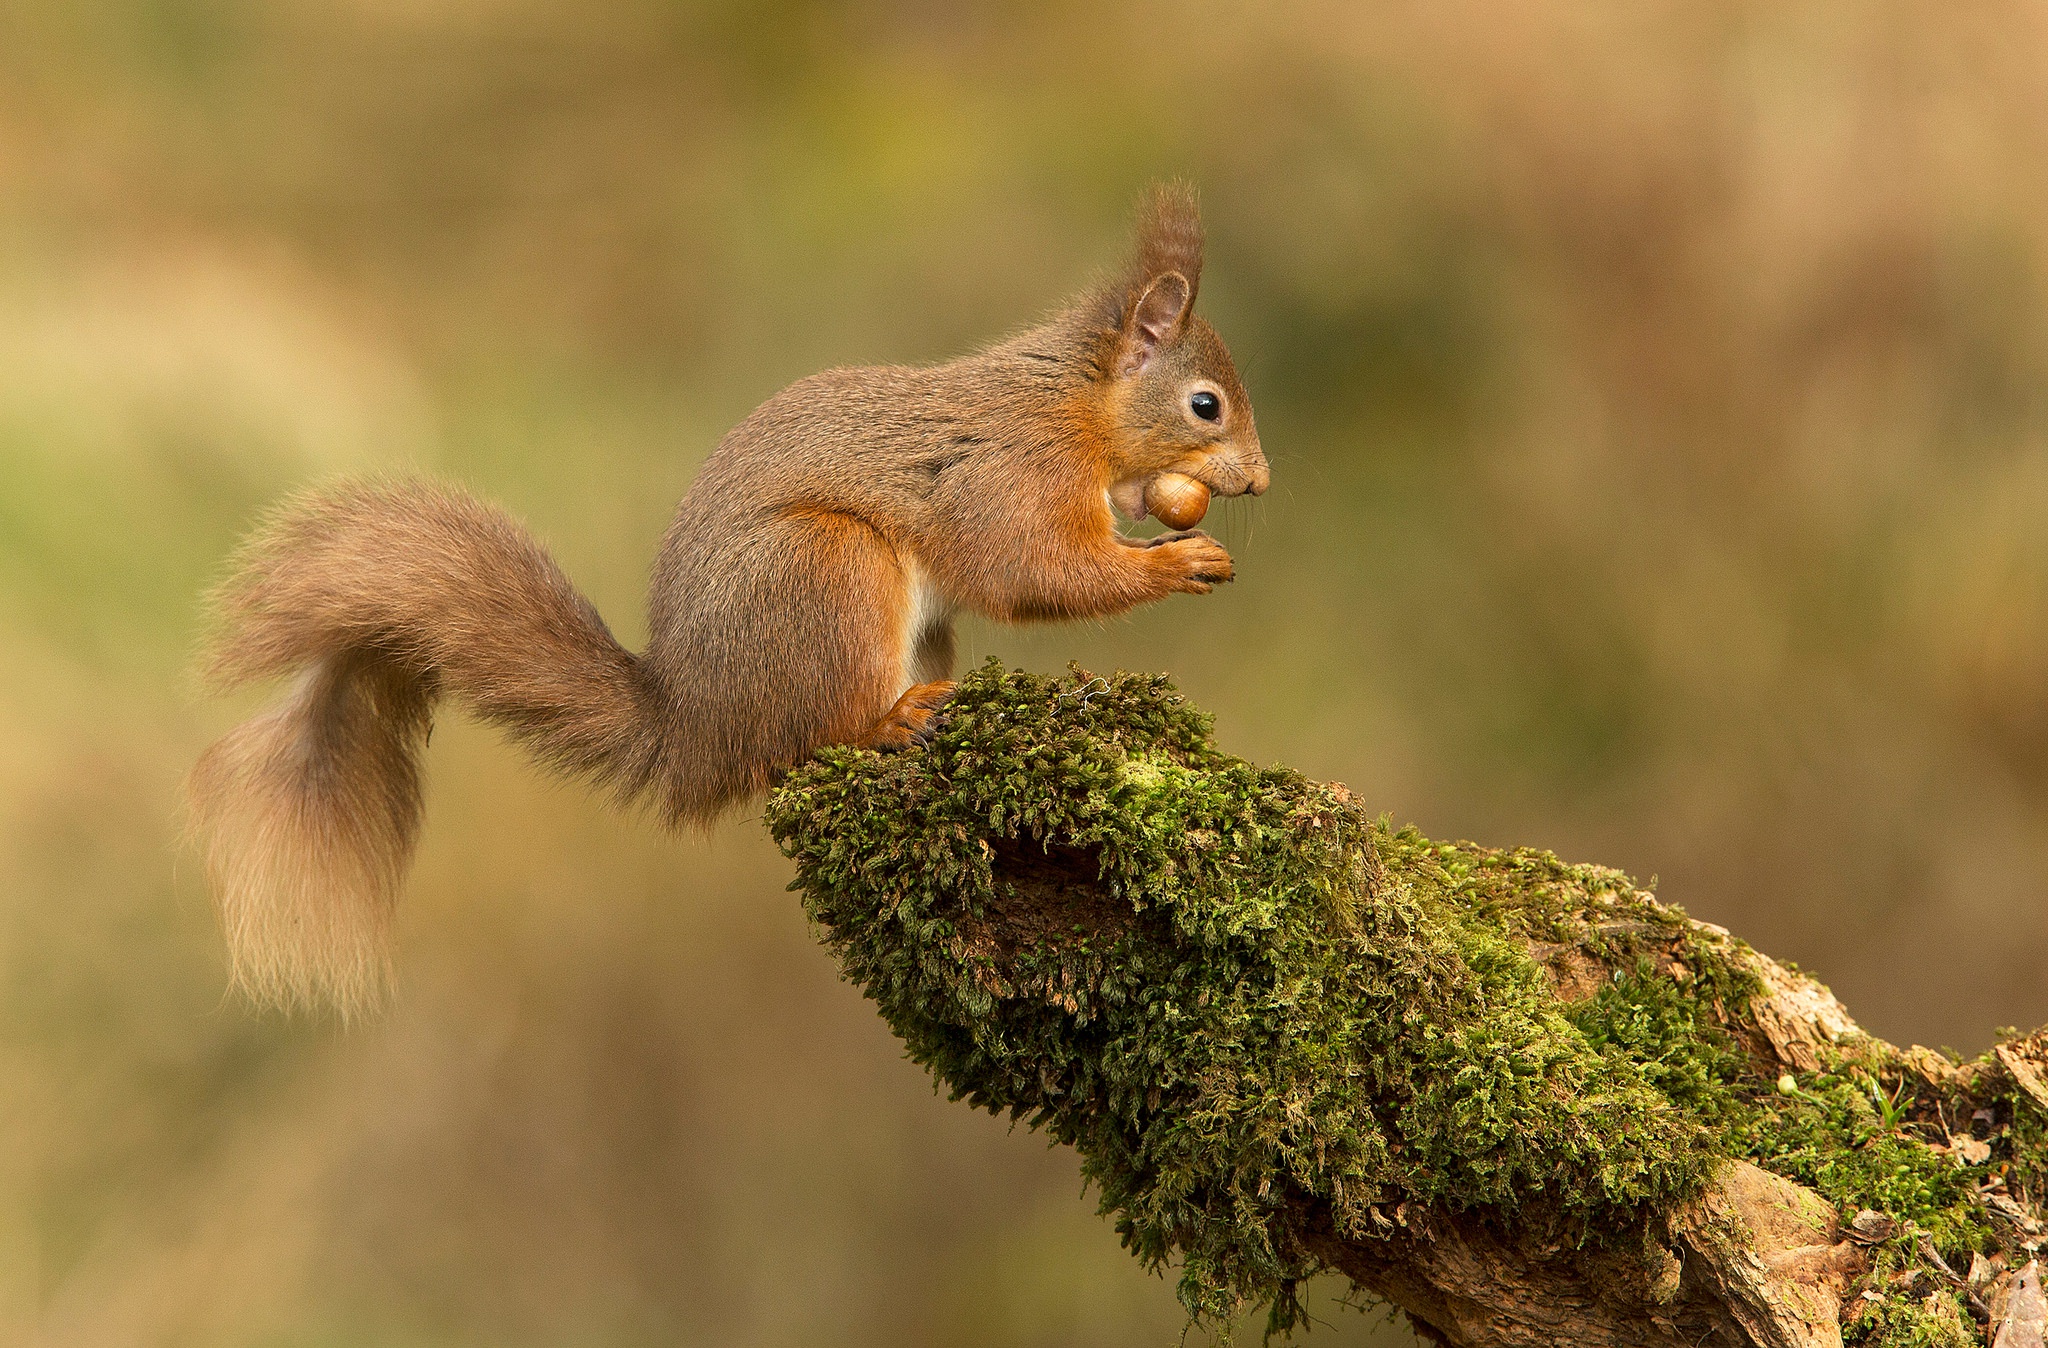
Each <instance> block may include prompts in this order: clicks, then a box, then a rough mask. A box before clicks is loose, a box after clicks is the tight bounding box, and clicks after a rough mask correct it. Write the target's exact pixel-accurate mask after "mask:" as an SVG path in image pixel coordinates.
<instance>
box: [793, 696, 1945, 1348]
mask: <svg viewBox="0 0 2048 1348" xmlns="http://www.w3.org/2000/svg"><path fill="white" fill-rule="evenodd" d="M1209 730H1210V723H1209V720H1208V718H1207V717H1205V716H1204V715H1202V714H1201V713H1200V712H1198V711H1196V710H1195V709H1194V708H1192V707H1190V706H1189V705H1188V704H1187V703H1186V702H1185V701H1184V700H1183V699H1181V698H1180V696H1179V695H1178V694H1177V693H1175V692H1174V691H1173V689H1172V687H1171V685H1170V684H1168V683H1167V682H1166V681H1165V680H1164V679H1161V678H1148V677H1143V676H1136V675H1126V674H1119V675H1116V676H1114V677H1113V678H1106V679H1105V678H1091V677H1088V676H1087V675H1085V674H1082V673H1080V672H1079V671H1076V672H1075V673H1074V675H1073V676H1072V677H1070V678H1067V679H1051V678H1044V677H1038V676H1033V675H1028V674H1021V673H1012V672H1006V671H1004V670H1003V669H1002V668H1001V667H1000V666H999V665H997V664H996V663H995V662H993V661H991V662H990V663H989V664H988V665H986V666H985V667H983V668H982V669H981V670H979V671H977V672H975V673H973V674H971V675H969V676H968V677H967V678H966V679H965V680H963V681H962V683H961V685H960V688H959V691H958V693H957V694H956V696H955V698H954V701H953V703H952V704H951V708H950V712H949V715H948V717H947V718H946V720H945V722H944V724H943V727H942V729H941V730H940V731H939V733H938V735H937V736H936V738H935V739H934V740H933V742H932V743H931V744H929V745H928V746H925V747H923V748H921V749H917V750H913V751H910V752H906V753H900V754H877V753H872V752H866V751H861V750H856V749H850V748H834V749H828V750H826V751H824V752H823V753H821V754H820V755H819V757H818V758H817V759H816V760H815V761H814V762H812V763H811V764H809V765H806V766H805V767H803V768H801V769H799V770H798V771H796V772H794V773H792V774H791V775H790V776H789V778H788V779H787V781H786V782H785V783H784V784H783V785H782V786H781V787H780V788H779V789H778V790H777V791H776V792H775V793H774V795H773V796H772V797H771V799H770V801H769V805H768V812H767V819H768V824H769V827H770V829H771V830H772V831H773V833H774V836H775V837H776V839H777V841H778V842H779V843H780V844H781V846H782V847H783V849H784V850H785V852H787V853H788V855H789V856H790V857H792V858H793V859H794V860H795V862H796V865H797V879H796V883H795V884H794V885H793V886H792V888H797V889H800V890H801V891H802V892H803V894H804V899H805V904H806V907H807V910H808V911H809V913H810V914H811V916H812V917H813V919H814V920H815V922H816V923H817V925H818V926H819V928H820V929H821V931H822V933H823V935H824V937H825V939H826V940H827V942H828V943H829V944H830V945H831V947H832V948H833V949H834V951H835V952H836V953H837V955H838V956H839V958H840V961H841V963H842V966H843V968H844V970H845V972H846V975H847V976H848V977H849V978H850V979H852V980H853V981H854V982H855V983H857V984H858V985H860V986H861V987H862V988H864V989H865V990H866V992H867V993H868V995H869V996H870V997H871V998H873V999H874V1001H875V1002H876V1003H877V1005H878V1006H879V1007H880V1008H881V1011H882V1013H883V1015H884V1016H885V1017H886V1018H887V1019H888V1021H889V1023H890V1025H891V1026H892V1027H893V1028H894V1029H895V1031H896V1032H897V1034H898V1035H899V1036H901V1037H902V1039H903V1041H904V1043H905V1044H906V1045H907V1046H908V1048H909V1051H910V1053H911V1055H912V1056H913V1057H914V1058H915V1059H916V1060H917V1061H919V1062H922V1063H924V1064H925V1065H926V1066H928V1067H929V1068H931V1069H932V1071H933V1072H934V1074H935V1075H936V1076H937V1077H938V1078H939V1080H941V1081H943V1082H944V1083H945V1084H946V1085H947V1087H948V1088H949V1089H950V1090H951V1091H952V1093H953V1095H954V1097H955V1098H959V1099H965V1100H967V1101H969V1102H971V1103H973V1104H976V1105H978V1106H981V1107H983V1108H986V1109H989V1110H993V1111H1000V1112H1006V1113H1008V1114H1010V1115H1011V1116H1013V1117H1016V1118H1020V1119H1024V1120H1027V1121H1028V1122H1029V1123H1030V1124H1032V1125H1033V1126H1035V1127H1041V1128H1043V1129H1045V1130H1046V1131H1047V1132H1048V1133H1049V1134H1050V1135H1051V1136H1052V1137H1053V1138H1055V1139H1057V1140H1058V1141H1060V1142H1062V1143H1066V1144H1068V1145H1071V1146H1073V1147H1075V1148H1076V1149H1077V1150H1078V1151H1079V1152H1080V1154H1081V1156H1082V1158H1083V1165H1084V1169H1085V1173H1086V1175H1087V1177H1088V1178H1089V1180H1090V1181H1091V1182H1092V1183H1094V1184H1095V1185H1096V1186H1097V1188H1098V1190H1099V1192H1100V1194H1101V1197H1102V1206H1103V1209H1104V1210H1105V1212H1107V1213H1109V1214H1111V1215H1113V1216H1114V1218H1115V1220H1116V1223H1117V1228H1118V1230H1119V1232H1120V1233H1121V1234H1122V1236H1123V1239H1124V1242H1125V1243H1126V1245H1127V1246H1129V1247H1130V1248H1131V1249H1132V1250H1133V1251H1135V1252H1136V1253H1137V1255H1138V1256H1139V1257H1140V1258H1142V1259H1144V1260H1145V1261H1146V1262H1147V1263H1148V1264H1151V1265H1153V1266H1155V1267H1157V1266H1162V1265H1164V1264H1166V1263H1168V1262H1169V1261H1173V1260H1178V1261H1179V1264H1180V1268H1181V1280H1180V1293H1181V1296H1182V1299H1183V1301H1184V1302H1185V1303H1186V1304H1187V1306H1188V1308H1189V1310H1190V1311H1191V1313H1193V1314H1195V1315H1196V1316H1198V1317H1203V1318H1209V1317H1215V1318H1218V1319H1220V1318H1221V1317H1222V1316H1224V1315H1225V1314H1227V1313H1229V1312H1231V1311H1233V1310H1234V1309H1235V1308H1236V1307H1237V1306H1238V1305H1239V1304H1241V1303H1242V1302H1244V1301H1247V1300H1251V1301H1267V1302H1270V1303H1271V1305H1272V1308H1273V1323H1274V1324H1275V1325H1276V1326H1278V1327H1285V1326H1287V1325H1289V1324H1291V1323H1292V1321H1293V1318H1294V1316H1295V1314H1296V1306H1295V1303H1294V1300H1293V1288H1294V1286H1295V1284H1296V1283H1297V1282H1298V1281H1299V1280H1300V1279H1302V1278H1304V1277H1306V1276H1307V1275H1309V1274H1311V1273H1313V1272H1314V1271H1316V1267H1317V1265H1316V1263H1315V1261H1314V1259H1313V1258H1312V1257H1311V1256H1310V1255H1309V1253H1308V1248H1307V1244H1308V1238H1309V1237H1310V1236H1311V1234H1312V1230H1311V1228H1317V1229H1320V1228H1322V1227H1327V1228H1329V1229H1334V1231H1335V1232H1336V1233H1337V1234H1339V1235H1342V1236H1346V1237H1351V1238H1361V1237H1369V1236H1372V1235H1374V1234H1376V1233H1379V1232H1382V1231H1385V1230H1388V1229H1391V1223H1392V1221H1393V1220H1394V1219H1393V1216H1392V1214H1395V1213H1396V1212H1397V1211H1398V1210H1399V1208H1400V1206H1401V1205H1402V1204H1423V1205H1427V1206H1430V1207H1434V1208H1438V1209H1445V1210H1469V1209H1479V1210H1481V1211H1483V1212H1484V1213H1485V1214H1486V1215H1487V1216H1488V1217H1489V1218H1490V1219H1493V1220H1498V1221H1501V1222H1509V1223H1539V1224H1541V1225H1542V1226H1543V1227H1544V1229H1545V1231H1546V1233H1547V1234H1549V1235H1551V1236H1554V1237H1557V1238H1563V1239H1568V1240H1578V1241H1583V1240H1587V1239H1598V1238H1602V1237H1603V1236H1605V1235H1606V1234H1608V1233H1625V1232H1629V1231H1636V1230H1640V1229H1641V1225H1642V1222H1643V1220H1644V1218H1645V1216H1646V1215H1647V1214H1649V1213H1650V1212H1652V1211H1655V1210H1661V1209H1664V1208H1667V1207H1669V1206H1670V1205H1673V1204H1677V1203H1682V1202H1684V1201H1685V1200H1687V1199H1689V1198H1691V1197H1692V1196H1694V1195H1696V1194H1697V1193H1698V1192H1700V1190H1701V1189H1702V1187H1703V1186H1704V1184H1705V1183H1706V1181H1707V1179H1708V1177H1709V1176H1710V1175H1711V1173H1712V1172H1713V1169H1714V1168H1715V1166H1716V1165H1717V1164H1719V1163H1720V1162H1721V1161H1722V1160H1724V1159H1725V1158H1727V1157H1730V1156H1748V1157H1752V1158H1754V1159H1756V1160H1757V1161H1758V1162H1759V1163H1761V1164H1763V1165H1765V1166H1766V1167H1767V1168H1770V1169H1773V1170H1776V1171H1778V1172H1779V1173H1782V1174H1787V1175H1790V1176H1793V1177H1794V1178H1797V1179H1800V1180H1802V1181H1804V1182H1807V1183H1810V1184H1812V1185H1813V1186H1814V1187H1815V1188H1817V1189H1818V1190H1819V1191H1820V1192H1821V1193H1823V1194H1824V1195H1826V1196H1827V1197H1828V1198H1829V1199H1831V1200H1832V1201H1834V1202H1836V1203H1837V1204H1839V1205H1841V1206H1842V1208H1843V1210H1844V1212H1845V1215H1846V1214H1848V1213H1851V1212H1853V1211H1854V1210H1855V1209H1856V1208H1859V1207H1865V1206H1872V1207H1881V1208H1885V1209H1887V1210H1889V1211H1891V1212H1893V1213H1894V1214H1895V1215H1897V1216H1899V1217H1902V1218H1905V1219H1908V1220H1910V1221H1912V1222H1915V1223H1918V1224H1919V1227H1920V1228H1924V1229H1926V1230H1927V1231H1929V1232H1931V1233H1933V1234H1934V1235H1935V1237H1936V1239H1937V1241H1939V1242H1941V1243H1943V1244H1944V1245H1945V1246H1951V1247H1957V1246H1960V1247H1971V1248H1974V1247H1977V1246H1980V1245H1982V1244H1983V1242H1984V1240H1985V1237H1986V1232H1985V1230H1984V1229H1983V1227H1982V1222H1981V1219H1980V1218H1977V1217H1975V1216H1974V1215H1973V1214H1972V1213H1971V1211H1970V1210H1968V1207H1967V1204H1966V1203H1965V1202H1964V1198H1965V1193H1966V1190H1967V1187H1968V1180H1967V1178H1966V1177H1961V1176H1960V1172H1959V1171H1958V1170H1957V1169H1956V1166H1955V1163H1954V1161H1953V1160H1952V1158H1949V1157H1947V1156H1945V1155H1941V1154H1939V1153H1937V1152H1935V1151H1934V1150H1932V1149H1931V1148H1930V1147H1928V1146H1927V1145H1926V1144H1925V1143H1924V1142H1922V1141H1920V1140H1918V1139H1917V1138H1916V1137H1915V1136H1914V1135H1912V1133H1911V1131H1910V1129H1908V1128H1906V1127H1904V1126H1902V1121H1901V1119H1897V1118H1894V1119H1892V1120H1891V1121H1890V1122H1889V1123H1888V1122H1887V1121H1886V1120H1885V1118H1884V1117H1882V1116H1881V1115H1880V1114H1879V1113H1878V1112H1877V1111H1876V1110H1875V1108H1874V1107H1873V1106H1872V1105H1871V1103H1870V1101H1871V1099H1872V1098H1873V1097H1870V1095H1869V1084H1868V1083H1867V1082H1866V1080H1865V1078H1866V1077H1867V1078H1870V1080H1872V1081H1874V1080H1875V1079H1876V1078H1875V1077H1874V1076H1873V1075H1872V1074H1871V1072H1870V1071H1869V1069H1868V1068H1867V1067H1866V1066H1864V1065H1862V1064H1860V1063H1858V1062H1851V1061H1847V1060H1845V1061H1844V1062H1843V1063H1840V1064H1836V1065H1834V1066H1833V1067H1831V1068H1830V1070H1828V1071H1826V1072H1822V1073H1815V1074H1812V1075H1810V1076H1809V1077H1806V1078H1802V1080H1801V1082H1800V1083H1799V1086H1798V1092H1797V1093H1796V1094H1792V1095H1787V1094H1784V1093H1782V1092H1780V1091H1779V1090H1778V1088H1777V1080H1776V1076H1775V1069H1774V1068H1768V1069H1767V1068H1765V1067H1763V1066H1761V1065H1760V1060H1759V1059H1758V1058H1757V1057H1755V1056H1754V1055H1753V1054H1752V1052H1751V1051H1750V1049H1749V1048H1748V1047H1746V1044H1747V1043H1748V1042H1749V1040H1751V1039H1754V1025H1753V1024H1752V1023H1751V1022H1750V1021H1749V1020H1748V1007H1749V1005H1750V999H1751V998H1752V996H1753V995H1754V994H1755V993H1756V991H1757V990H1758V987H1759V984H1758V982H1757V979H1756V976H1755V975H1754V974H1753V973H1752V972H1751V971H1750V970H1751V968H1752V964H1751V962H1750V959H1749V957H1748V954H1747V951H1746V949H1745V948H1744V947H1742V946H1741V945H1740V943H1739V942H1735V941H1732V940H1729V939H1726V938H1724V937H1721V936H1718V935H1716V934H1714V933H1712V932H1711V931H1710V930H1708V929H1703V928H1700V927H1699V926H1697V925H1695V924H1693V923H1691V922H1689V921H1688V920H1687V919H1686V918H1685V916H1684V914H1683V913H1681V912H1679V911H1678V910H1677V909H1675V908H1670V907H1667V906H1665V905H1662V904H1660V903H1658V902H1657V901H1656V900H1655V899H1653V898H1652V897H1650V896H1649V895H1648V894H1645V893H1643V892H1641V891H1639V890H1638V889H1637V888H1636V886H1635V885H1634V884H1633V883H1632V882H1630V881H1629V880H1628V878H1627V877H1625V876H1623V875H1621V874H1620V873H1619V872H1616V871H1612V870H1608V869H1606V868H1602V867H1597V866H1574V865H1568V864H1566V863H1564V862H1561V861H1559V860H1558V859H1557V858H1556V857H1554V856H1552V855H1550V854H1549V853H1547V852H1541V851H1536V850H1529V849H1517V850H1495V849H1488V848H1480V847H1475V846H1472V845H1471V844H1464V843H1459V844H1450V843H1440V842H1435V841H1432V840H1430V839H1428V838H1425V837H1423V836H1422V835H1421V834H1420V833H1418V832H1416V831H1415V830H1413V829H1395V828H1393V827H1391V826H1389V825H1388V824H1387V823H1386V822H1384V821H1382V820H1378V819H1375V818H1374V817H1372V816H1371V815H1369V814H1368V813H1366V812H1365V811H1364V809H1363V808H1362V807H1361V806H1360V805H1359V804H1358V803H1357V802H1355V801H1354V800H1353V799H1352V798H1351V797H1350V795H1349V793H1348V792H1346V791H1345V790H1344V789H1343V788H1341V787H1334V786H1329V785H1324V784H1320V783H1316V782H1311V781H1309V780H1307V779H1306V778H1303V777H1302V776H1300V775H1299V774H1297V773H1294V772H1291V771H1288V770H1285V769H1279V768H1271V769H1260V768H1254V767H1253V766H1251V765H1250V764H1248V763H1245V762H1243V761H1242V760H1240V759H1236V758H1233V757H1230V756H1229V755H1226V754H1223V753H1221V752H1219V751H1218V750H1217V749H1216V748H1215V747H1214V746H1213V744H1212V743H1211V742H1210V738H1209ZM1745 1036H1748V1037H1749V1039H1746V1038H1745ZM1873 1042H1874V1041H1873ZM1859 1073H1860V1074H1861V1075H1858V1074H1859ZM1859 1091H1861V1092H1862V1094H1859ZM1894 1094H1895V1095H1896V1090H1895V1091H1894ZM1887 1304H1890V1303H1887ZM1914 1304H1918V1303H1914ZM1902 1314H1903V1312H1902ZM1873 1332H1876V1331H1873ZM1884 1332H1885V1333H1888V1334H1889V1333H1893V1330H1891V1329H1886V1330H1884ZM1872 1341H1873V1342H1876V1341H1879V1340H1872ZM1882 1341H1884V1342H1893V1341H1894V1340H1892V1339H1886V1340H1882ZM1896 1341H1897V1342H1901V1343H1904V1342H1922V1341H1925V1342H1936V1341H1937V1340H1933V1339H1926V1340H1913V1339H1897V1340H1896Z"/></svg>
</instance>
